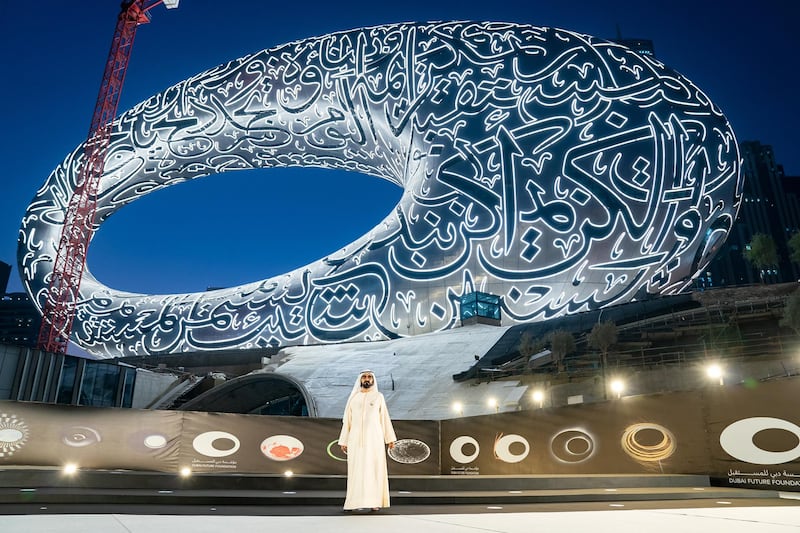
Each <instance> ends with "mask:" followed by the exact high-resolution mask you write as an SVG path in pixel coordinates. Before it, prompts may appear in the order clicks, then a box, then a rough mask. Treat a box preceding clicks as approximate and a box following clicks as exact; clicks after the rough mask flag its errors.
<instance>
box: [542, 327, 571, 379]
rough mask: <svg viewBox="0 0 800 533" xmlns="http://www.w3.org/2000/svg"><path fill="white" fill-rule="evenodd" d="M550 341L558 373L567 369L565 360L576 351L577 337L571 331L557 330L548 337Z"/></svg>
mask: <svg viewBox="0 0 800 533" xmlns="http://www.w3.org/2000/svg"><path fill="white" fill-rule="evenodd" d="M548 339H549V341H550V351H551V352H552V354H553V361H555V363H556V367H557V369H558V372H559V373H561V372H563V371H564V370H565V369H566V365H565V364H564V358H565V357H566V356H567V355H569V354H571V353H572V352H574V351H575V337H573V336H572V333H570V332H569V331H564V330H563V329H557V330H555V331H553V332H552V333H550V335H549V336H548Z"/></svg>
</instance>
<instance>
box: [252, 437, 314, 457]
mask: <svg viewBox="0 0 800 533" xmlns="http://www.w3.org/2000/svg"><path fill="white" fill-rule="evenodd" d="M303 449H304V447H303V443H302V442H300V441H299V440H298V439H296V438H295V437H292V436H291V435H273V436H271V437H267V438H266V439H264V440H263V441H262V442H261V453H263V454H264V455H266V456H267V457H268V458H269V459H272V460H273V461H291V460H292V459H296V458H297V457H298V456H299V455H300V454H301V453H303Z"/></svg>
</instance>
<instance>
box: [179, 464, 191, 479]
mask: <svg viewBox="0 0 800 533" xmlns="http://www.w3.org/2000/svg"><path fill="white" fill-rule="evenodd" d="M179 473H180V475H181V477H189V476H191V475H192V469H191V468H189V467H188V466H184V467H183V468H181V469H180V472H179Z"/></svg>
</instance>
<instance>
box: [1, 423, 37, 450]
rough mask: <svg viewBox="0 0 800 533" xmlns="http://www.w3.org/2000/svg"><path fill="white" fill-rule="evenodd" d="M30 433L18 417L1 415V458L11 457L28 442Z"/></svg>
mask: <svg viewBox="0 0 800 533" xmlns="http://www.w3.org/2000/svg"><path fill="white" fill-rule="evenodd" d="M29 435H30V432H29V430H28V426H27V424H25V421H24V420H22V419H20V418H17V415H7V414H6V413H2V414H0V457H11V456H12V455H14V452H16V451H17V450H19V449H20V448H22V447H23V446H24V445H25V443H26V442H27V441H28V436H29Z"/></svg>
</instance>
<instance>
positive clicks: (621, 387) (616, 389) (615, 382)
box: [610, 378, 625, 398]
mask: <svg viewBox="0 0 800 533" xmlns="http://www.w3.org/2000/svg"><path fill="white" fill-rule="evenodd" d="M610 387H611V392H613V393H614V394H616V395H617V398H620V397H621V396H622V393H623V392H624V391H625V382H624V381H622V380H621V379H619V378H616V379H612V380H611V383H610Z"/></svg>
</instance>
